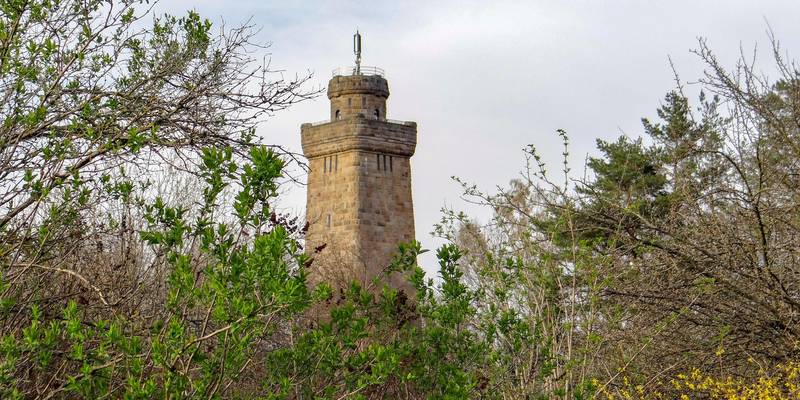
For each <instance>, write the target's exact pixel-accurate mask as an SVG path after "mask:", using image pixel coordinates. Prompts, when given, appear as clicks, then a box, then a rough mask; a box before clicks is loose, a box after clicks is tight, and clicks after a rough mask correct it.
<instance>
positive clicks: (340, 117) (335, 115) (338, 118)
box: [334, 110, 342, 121]
mask: <svg viewBox="0 0 800 400" xmlns="http://www.w3.org/2000/svg"><path fill="white" fill-rule="evenodd" d="M334 119H336V120H337V121H338V120H340V119H342V114H341V113H340V112H339V110H336V113H335V114H334Z"/></svg>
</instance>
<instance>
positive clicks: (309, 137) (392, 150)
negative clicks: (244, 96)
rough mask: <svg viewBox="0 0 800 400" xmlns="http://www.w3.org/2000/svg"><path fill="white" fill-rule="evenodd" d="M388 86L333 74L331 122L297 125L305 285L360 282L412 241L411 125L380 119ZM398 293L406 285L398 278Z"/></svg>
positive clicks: (414, 139)
mask: <svg viewBox="0 0 800 400" xmlns="http://www.w3.org/2000/svg"><path fill="white" fill-rule="evenodd" d="M388 96H389V88H388V84H387V82H386V80H385V79H384V78H383V77H381V76H378V75H348V76H335V77H334V78H333V79H331V81H330V82H329V84H328V98H329V99H330V101H331V120H330V121H329V122H325V123H318V124H303V125H302V126H301V136H302V144H303V152H304V154H305V156H306V157H307V158H308V160H309V167H310V172H309V176H308V195H307V203H306V218H307V220H308V221H309V223H310V226H309V230H308V233H307V235H306V247H307V249H309V251H311V252H313V251H314V249H315V248H318V247H320V246H322V245H323V244H324V245H325V248H324V249H323V250H322V251H321V252H319V253H317V254H315V262H314V265H313V266H312V271H311V280H312V282H319V281H321V280H326V281H328V282H331V283H332V284H334V285H336V286H338V285H343V284H347V282H349V281H350V280H353V279H357V280H360V281H362V282H364V283H366V284H368V283H369V282H371V280H372V278H373V277H375V276H376V275H377V274H379V273H380V272H381V271H382V270H383V269H384V268H386V266H388V265H389V263H390V261H391V258H392V256H393V255H394V253H395V251H396V250H397V245H398V243H400V242H407V241H410V240H412V239H414V210H413V204H412V200H411V163H410V158H411V156H412V155H413V154H414V150H415V147H416V143H417V125H416V123H414V122H394V121H389V120H387V119H386V99H387V98H388ZM392 284H394V285H395V286H396V287H403V288H405V287H406V285H405V283H404V282H403V281H402V279H400V278H399V277H398V278H396V279H395V280H394V282H392Z"/></svg>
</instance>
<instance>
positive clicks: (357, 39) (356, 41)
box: [353, 30, 361, 75]
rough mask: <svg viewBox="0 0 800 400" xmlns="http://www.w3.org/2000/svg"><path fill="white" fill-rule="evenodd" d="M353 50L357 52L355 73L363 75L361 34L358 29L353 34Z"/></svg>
mask: <svg viewBox="0 0 800 400" xmlns="http://www.w3.org/2000/svg"><path fill="white" fill-rule="evenodd" d="M353 52H354V53H356V69H355V71H353V73H354V75H361V34H360V33H358V30H356V34H355V35H353Z"/></svg>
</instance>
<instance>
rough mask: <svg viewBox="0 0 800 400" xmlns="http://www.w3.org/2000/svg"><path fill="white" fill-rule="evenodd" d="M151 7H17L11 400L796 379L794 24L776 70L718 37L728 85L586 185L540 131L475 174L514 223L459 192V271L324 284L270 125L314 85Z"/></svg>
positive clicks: (447, 229) (716, 386)
mask: <svg viewBox="0 0 800 400" xmlns="http://www.w3.org/2000/svg"><path fill="white" fill-rule="evenodd" d="M148 7H149V5H148V4H146V2H144V3H143V2H140V1H133V0H115V1H109V0H103V1H100V0H61V1H56V0H0V96H2V97H3V100H4V101H3V102H2V105H0V110H2V114H0V117H2V125H0V166H1V167H0V398H3V399H5V398H10V399H15V398H32V399H33V398H36V399H49V398H98V399H100V398H126V399H150V398H206V399H210V398H247V399H251V398H262V399H359V398H362V399H363V398H406V399H412V398H413V399H417V398H431V399H463V398H482V399H483V398H486V399H493V398H497V399H517V398H519V399H536V398H542V399H545V398H570V399H588V398H643V399H644V398H678V397H680V396H684V398H709V397H710V398H726V399H740V398H741V399H750V398H753V399H755V398H793V397H796V396H797V395H798V376H800V375H798V374H799V373H800V371H799V370H798V365H797V362H798V358H799V357H800V355H798V352H800V330H798V327H800V272H799V271H798V267H797V266H796V264H795V263H794V262H795V260H796V258H797V251H798V249H800V242H798V240H797V239H798V237H800V236H799V235H798V228H797V227H798V226H800V221H798V216H800V206H799V205H798V204H799V203H798V201H800V190H799V189H798V188H800V186H798V184H799V182H800V181H798V179H797V177H798V176H800V171H798V168H799V167H798V165H800V164H798V162H797V161H796V160H800V153H798V149H800V146H798V137H797V135H798V132H800V123H798V121H800V72H798V71H797V69H796V68H795V67H794V64H792V63H787V62H785V61H784V59H783V58H781V51H780V49H779V47H778V46H777V43H776V42H775V41H774V40H773V45H774V46H773V47H774V50H775V51H774V54H775V55H776V57H775V60H776V66H777V71H778V72H779V73H780V77H779V78H778V79H776V80H772V81H768V80H765V79H764V78H761V75H760V74H758V73H756V71H754V70H753V69H752V66H751V64H748V63H744V62H743V63H741V64H739V65H738V66H737V67H736V68H735V69H734V70H733V72H729V71H728V70H726V69H725V68H723V67H722V66H721V65H720V63H719V62H718V61H717V60H716V59H715V58H714V55H713V53H712V52H711V51H710V50H709V49H708V47H707V46H706V45H705V43H704V42H700V48H699V50H698V51H697V55H698V56H699V57H700V58H701V59H702V60H704V61H705V62H706V63H707V66H708V73H707V75H706V76H705V78H704V79H703V80H702V82H701V85H702V88H703V90H704V93H708V94H709V95H708V96H706V95H705V94H703V95H701V96H700V98H699V99H698V102H697V105H698V106H692V105H691V104H692V103H691V102H690V99H689V98H687V96H686V95H685V94H684V93H683V91H682V88H681V87H678V88H677V89H676V90H675V91H673V92H671V93H669V94H667V96H666V97H665V99H664V102H663V104H662V107H661V108H660V109H659V110H657V115H658V120H657V121H650V120H644V121H643V126H644V130H643V134H644V138H639V139H631V138H627V137H622V138H619V139H618V140H615V141H598V150H599V152H598V156H596V157H594V158H591V159H590V160H589V161H588V163H587V165H586V168H587V172H588V174H586V176H588V178H583V179H576V178H574V177H573V176H572V174H571V172H570V170H569V169H568V168H567V167H568V165H567V163H566V161H565V164H564V168H563V171H562V172H563V176H558V174H553V173H552V172H549V171H547V169H546V165H545V164H544V163H542V161H541V159H540V157H539V155H538V154H537V153H536V150H535V148H534V147H533V146H531V147H529V148H527V149H526V150H525V156H526V161H527V164H526V168H525V169H524V170H523V172H522V174H521V176H520V177H519V178H518V179H516V180H514V181H512V182H511V183H510V185H509V186H508V187H506V188H501V189H499V190H498V191H497V192H494V193H486V192H483V191H481V190H479V189H478V188H477V187H475V186H472V185H469V184H466V183H463V182H462V183H463V184H464V190H465V196H466V198H467V199H470V200H471V201H474V202H477V203H479V204H483V205H485V206H487V207H489V208H490V209H491V211H492V215H493V217H492V219H491V220H490V221H488V222H487V223H483V224H482V223H479V222H477V221H474V220H473V219H471V218H470V217H469V216H467V215H464V214H462V213H458V212H454V211H452V210H446V212H445V215H444V218H443V221H442V223H441V224H440V225H439V226H437V232H438V233H439V234H441V235H442V236H443V237H445V238H447V239H448V240H449V243H448V244H447V245H445V246H443V247H441V248H440V249H438V250H437V259H438V261H439V273H438V276H437V277H436V279H432V278H429V277H426V276H425V274H424V273H423V270H422V269H421V268H420V266H418V265H417V256H418V255H419V254H420V253H421V252H423V251H424V250H422V249H421V248H420V246H419V244H418V243H408V244H400V245H399V248H398V252H397V255H396V257H395V258H394V260H393V262H392V264H391V265H390V266H388V268H387V269H386V271H387V273H388V274H402V275H403V276H404V277H405V278H406V279H408V280H409V282H410V283H411V286H412V287H413V292H404V291H402V290H396V289H393V288H392V287H390V286H389V285H387V284H385V283H384V282H389V281H390V280H389V279H384V280H380V279H378V280H376V281H375V282H353V283H352V284H351V285H349V286H347V287H331V286H330V285H326V284H320V285H318V286H316V287H313V288H312V287H310V286H309V285H308V284H307V282H306V277H307V275H308V274H309V272H310V271H313V268H315V264H314V260H313V256H314V252H313V251H311V252H306V251H305V250H304V249H303V246H302V235H303V233H304V231H305V227H304V226H303V223H302V222H299V221H298V220H297V219H296V218H292V217H288V216H283V215H280V214H279V213H276V212H275V210H274V209H273V204H274V203H275V200H276V197H277V196H278V195H279V192H280V185H281V184H282V183H284V182H285V181H286V180H287V179H291V177H289V176H288V175H287V171H288V170H289V167H288V164H289V163H292V162H295V161H296V160H295V159H294V157H293V156H292V154H291V153H288V152H286V151H283V150H282V149H280V148H277V147H274V146H268V145H265V144H264V143H261V142H260V140H259V138H257V137H256V135H255V133H254V132H255V126H256V123H257V122H258V121H259V120H261V119H262V117H264V116H268V115H271V114H272V113H273V112H275V111H279V110H281V109H284V108H285V107H288V106H290V105H292V104H294V103H296V102H298V101H302V100H304V99H307V98H310V97H312V96H314V95H315V93H314V92H313V91H306V90H304V89H303V87H302V86H303V83H304V82H305V81H306V80H307V79H308V77H299V78H297V79H295V80H291V81H286V80H282V79H273V77H274V75H272V74H271V73H270V71H269V70H268V68H267V66H266V65H263V64H259V63H257V62H256V60H253V59H251V58H250V56H249V55H248V54H252V52H253V51H254V50H255V49H257V46H256V45H254V44H252V43H250V39H251V37H252V34H253V31H252V30H251V29H250V27H247V26H245V27H239V28H234V29H222V30H221V31H219V33H216V34H215V33H213V32H214V31H213V30H212V25H211V23H210V22H208V21H207V20H204V19H202V18H200V16H198V15H197V14H196V13H194V12H190V13H188V15H187V16H185V17H181V18H178V17H172V16H161V17H158V18H154V20H153V23H152V24H148V22H146V21H145V17H147V16H150V15H151V14H150V11H149V10H150V9H149V8H148ZM559 136H560V137H561V139H562V140H563V141H564V146H565V154H566V153H567V152H568V150H569V144H568V140H567V135H566V133H565V132H561V131H560V132H559ZM565 159H566V157H565ZM562 178H563V179H562ZM384 278H388V277H384Z"/></svg>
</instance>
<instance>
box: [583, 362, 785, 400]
mask: <svg viewBox="0 0 800 400" xmlns="http://www.w3.org/2000/svg"><path fill="white" fill-rule="evenodd" d="M595 385H596V386H598V387H600V389H599V390H598V392H597V394H596V396H595V398H598V399H607V400H628V399H631V400H633V399H636V400H652V399H668V398H676V397H677V398H680V399H681V400H689V399H721V400H795V399H800V362H797V361H793V362H789V363H785V364H780V365H778V366H776V367H774V368H770V369H769V370H767V369H764V368H759V369H758V373H757V374H755V375H754V377H753V378H749V379H748V378H733V377H730V376H729V377H724V378H720V377H715V376H711V375H706V374H704V373H703V372H702V371H700V370H699V369H697V368H693V369H692V370H691V371H689V372H687V373H680V374H678V375H677V376H676V377H675V378H674V379H671V380H670V381H669V382H663V381H659V382H657V383H656V384H655V385H654V386H653V387H645V386H643V385H634V384H631V382H630V381H629V380H628V378H627V377H624V378H622V382H621V384H620V385H619V386H618V387H611V385H609V386H605V387H604V386H603V385H601V384H599V381H595ZM666 393H669V395H667V394H666Z"/></svg>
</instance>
